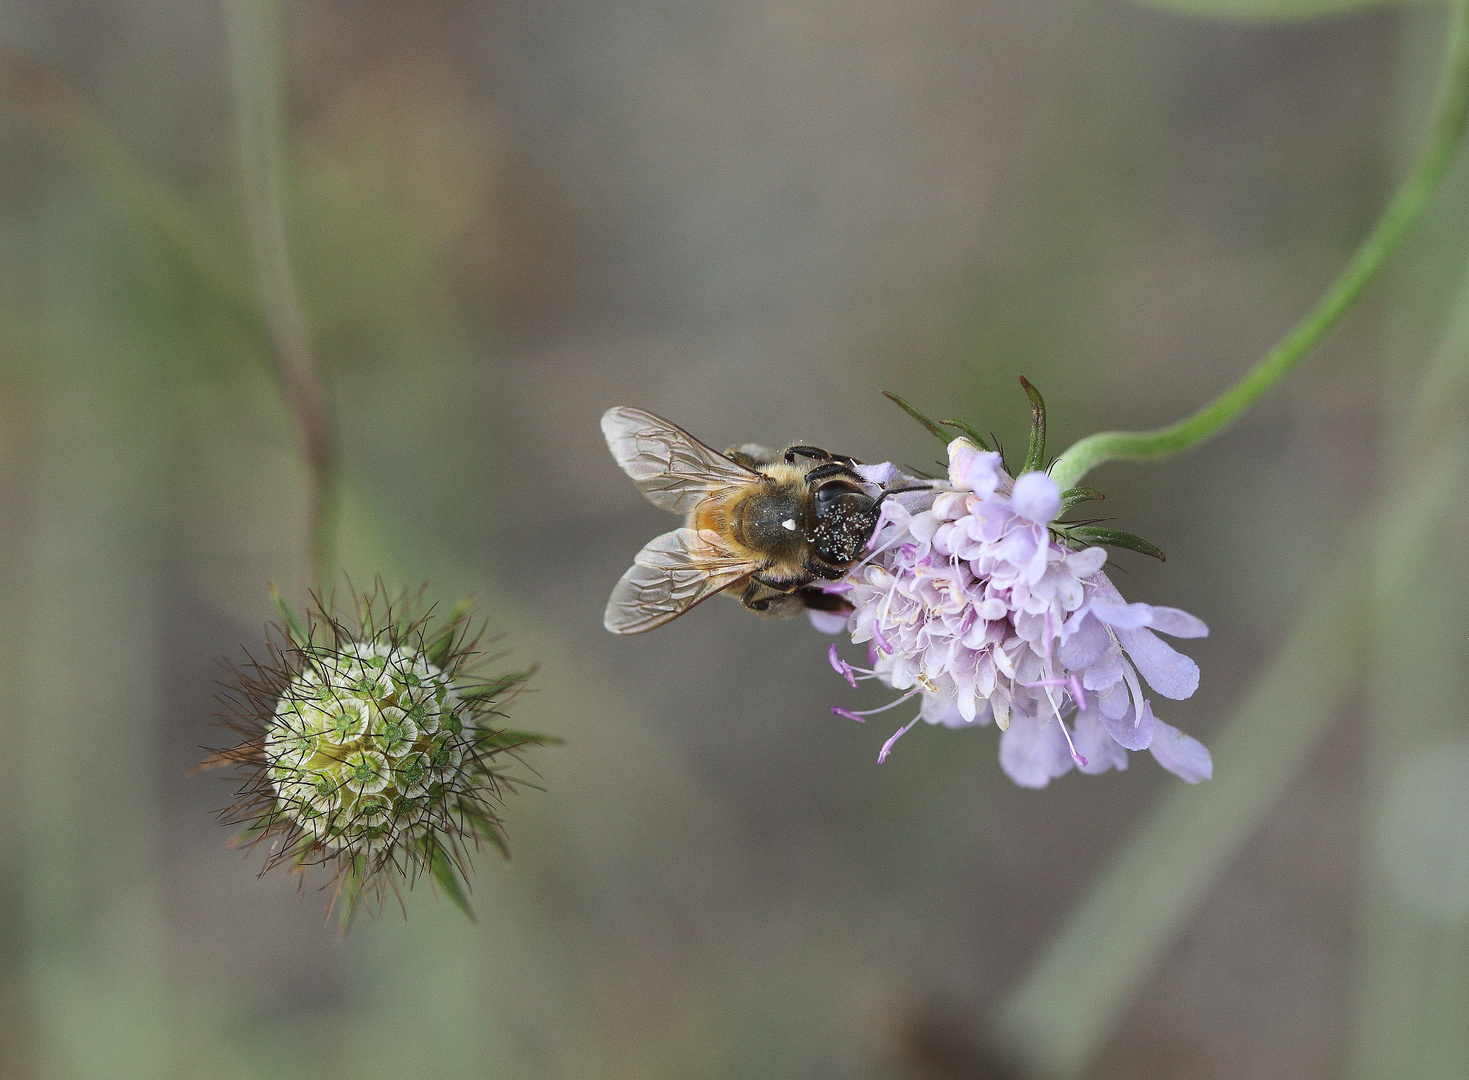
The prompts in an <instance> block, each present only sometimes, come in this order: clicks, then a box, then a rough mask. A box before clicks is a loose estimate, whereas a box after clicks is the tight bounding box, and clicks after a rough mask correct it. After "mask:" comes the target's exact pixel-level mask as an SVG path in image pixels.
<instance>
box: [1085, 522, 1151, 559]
mask: <svg viewBox="0 0 1469 1080" xmlns="http://www.w3.org/2000/svg"><path fill="white" fill-rule="evenodd" d="M1066 535H1067V536H1069V537H1071V538H1072V539H1074V540H1086V541H1090V542H1091V543H1093V544H1105V545H1106V546H1107V547H1117V548H1126V549H1127V550H1128V551H1136V552H1137V553H1138V554H1139V555H1150V556H1152V557H1153V558H1155V559H1157V560H1158V561H1159V562H1167V561H1168V556H1167V555H1164V554H1163V549H1162V548H1160V547H1158V546H1156V545H1154V544H1150V543H1148V542H1147V541H1146V540H1144V539H1143V538H1142V537H1141V536H1134V535H1132V533H1129V532H1123V531H1122V530H1120V529H1103V528H1100V527H1098V526H1096V525H1074V526H1072V527H1071V528H1069V529H1067V530H1066Z"/></svg>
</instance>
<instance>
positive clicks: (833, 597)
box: [796, 585, 854, 615]
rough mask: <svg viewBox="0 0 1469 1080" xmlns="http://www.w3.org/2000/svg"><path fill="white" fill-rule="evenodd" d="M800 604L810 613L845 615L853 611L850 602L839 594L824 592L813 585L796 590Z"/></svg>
mask: <svg viewBox="0 0 1469 1080" xmlns="http://www.w3.org/2000/svg"><path fill="white" fill-rule="evenodd" d="M796 596H798V597H800V600H801V603H802V604H803V605H804V606H805V607H808V608H810V609H811V610H812V611H831V612H835V613H837V614H843V615H844V614H846V613H847V612H849V611H852V610H854V609H853V607H852V602H851V601H850V600H848V599H847V598H846V597H845V596H843V595H842V594H841V593H831V592H825V591H823V590H822V589H820V588H818V587H817V586H815V585H805V586H802V587H801V588H799V589H797V590H796Z"/></svg>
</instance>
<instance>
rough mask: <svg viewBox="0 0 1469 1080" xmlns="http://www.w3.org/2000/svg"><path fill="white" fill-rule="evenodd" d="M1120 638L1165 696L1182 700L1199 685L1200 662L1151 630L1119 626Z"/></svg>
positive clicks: (1139, 666) (1118, 634)
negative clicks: (1195, 661) (1120, 627)
mask: <svg viewBox="0 0 1469 1080" xmlns="http://www.w3.org/2000/svg"><path fill="white" fill-rule="evenodd" d="M1117 640H1118V641H1120V642H1122V647H1123V648H1124V649H1126V650H1127V655H1128V656H1129V657H1130V658H1131V659H1132V662H1133V664H1134V665H1135V666H1136V667H1137V670H1138V673H1139V674H1140V675H1142V677H1143V678H1144V679H1146V680H1147V681H1148V685H1149V686H1151V687H1152V688H1153V689H1154V690H1156V691H1158V693H1160V694H1162V695H1163V696H1164V697H1166V698H1172V699H1173V700H1174V701H1182V700H1183V699H1184V698H1187V697H1192V696H1193V692H1194V691H1195V690H1197V689H1198V688H1199V665H1198V664H1196V663H1194V662H1193V660H1191V659H1190V658H1189V657H1187V656H1184V655H1183V653H1181V652H1179V651H1178V650H1176V649H1174V648H1173V647H1172V646H1171V645H1169V644H1167V643H1166V642H1164V641H1163V639H1162V638H1160V637H1158V636H1157V635H1156V634H1154V633H1153V632H1152V631H1151V630H1118V631H1117Z"/></svg>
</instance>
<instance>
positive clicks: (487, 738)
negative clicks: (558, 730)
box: [475, 731, 566, 750]
mask: <svg viewBox="0 0 1469 1080" xmlns="http://www.w3.org/2000/svg"><path fill="white" fill-rule="evenodd" d="M475 744H476V745H478V746H493V747H495V748H497V749H500V750H513V749H514V748H515V747H517V746H565V745H566V740H565V739H563V738H561V737H560V736H559V735H542V734H540V733H539V732H535V731H485V732H482V733H480V735H479V737H478V738H476V739H475Z"/></svg>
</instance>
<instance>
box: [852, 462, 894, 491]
mask: <svg viewBox="0 0 1469 1080" xmlns="http://www.w3.org/2000/svg"><path fill="white" fill-rule="evenodd" d="M852 467H853V468H854V469H856V470H857V475H858V476H860V477H862V479H863V480H866V481H867V482H868V483H869V484H876V485H878V486H879V487H886V486H887V485H888V484H890V483H892V482H893V478H894V477H895V476H897V475H898V470H897V469H896V468H895V467H894V465H893V463H892V462H891V461H882V462H879V463H878V464H876V465H854V466H852Z"/></svg>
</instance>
